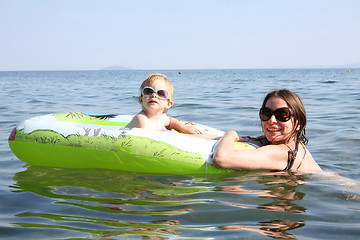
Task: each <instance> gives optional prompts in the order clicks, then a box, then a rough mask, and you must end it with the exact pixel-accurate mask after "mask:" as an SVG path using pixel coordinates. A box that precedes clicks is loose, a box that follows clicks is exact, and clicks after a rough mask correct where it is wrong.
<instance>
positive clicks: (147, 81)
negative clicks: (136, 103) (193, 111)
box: [139, 73, 174, 101]
mask: <svg viewBox="0 0 360 240" xmlns="http://www.w3.org/2000/svg"><path fill="white" fill-rule="evenodd" d="M156 80H164V82H165V84H166V87H167V89H166V90H167V91H168V92H169V93H170V100H172V101H173V100H174V87H173V85H172V83H171V82H170V81H169V79H167V77H166V76H165V75H163V74H161V73H153V74H151V75H150V76H148V77H147V78H146V79H145V80H144V81H143V82H142V84H141V86H140V89H139V90H140V95H141V90H142V89H143V88H144V87H146V86H149V85H150V84H151V83H153V82H155V81H156Z"/></svg>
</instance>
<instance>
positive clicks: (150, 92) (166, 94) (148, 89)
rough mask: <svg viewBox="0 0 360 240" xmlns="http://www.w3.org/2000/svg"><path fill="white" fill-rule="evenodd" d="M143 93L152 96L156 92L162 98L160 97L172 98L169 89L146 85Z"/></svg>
mask: <svg viewBox="0 0 360 240" xmlns="http://www.w3.org/2000/svg"><path fill="white" fill-rule="evenodd" d="M141 93H142V95H144V96H151V95H153V93H156V95H157V96H158V97H159V98H160V99H164V100H167V99H169V98H170V94H169V92H168V91H166V90H162V89H160V90H157V91H156V90H155V89H153V88H152V87H149V86H146V87H144V88H143V89H142V90H141Z"/></svg>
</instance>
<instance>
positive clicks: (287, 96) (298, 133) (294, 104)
mask: <svg viewBox="0 0 360 240" xmlns="http://www.w3.org/2000/svg"><path fill="white" fill-rule="evenodd" d="M271 97H280V98H282V99H283V100H284V101H285V102H286V103H287V105H288V106H289V108H290V109H291V111H292V112H293V114H294V128H293V130H292V132H291V134H290V136H289V137H288V139H287V141H289V140H290V139H291V138H293V137H295V138H296V141H297V142H302V143H303V144H304V145H306V144H307V143H308V139H307V138H306V136H305V127H306V111H305V107H304V104H303V103H302V101H301V99H300V97H299V96H298V95H297V94H296V93H294V92H292V91H291V90H289V89H277V90H274V91H272V92H270V93H268V94H267V95H266V97H265V98H264V101H263V104H262V107H265V105H266V103H267V101H268V100H269V99H270V98H271Z"/></svg>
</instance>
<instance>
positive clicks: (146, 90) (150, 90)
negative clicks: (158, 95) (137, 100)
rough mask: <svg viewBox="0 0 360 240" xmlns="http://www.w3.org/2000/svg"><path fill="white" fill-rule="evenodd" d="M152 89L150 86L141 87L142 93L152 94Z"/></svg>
mask: <svg viewBox="0 0 360 240" xmlns="http://www.w3.org/2000/svg"><path fill="white" fill-rule="evenodd" d="M153 92H154V91H153V90H152V89H151V88H144V89H143V94H144V95H152V94H153Z"/></svg>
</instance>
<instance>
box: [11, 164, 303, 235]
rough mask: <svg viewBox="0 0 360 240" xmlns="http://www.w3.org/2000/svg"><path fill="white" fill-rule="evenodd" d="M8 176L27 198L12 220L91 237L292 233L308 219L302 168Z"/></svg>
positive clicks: (49, 171)
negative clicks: (215, 172)
mask: <svg viewBox="0 0 360 240" xmlns="http://www.w3.org/2000/svg"><path fill="white" fill-rule="evenodd" d="M14 180H15V181H16V183H15V184H14V185H13V186H11V188H12V189H13V192H18V193H30V195H29V196H30V197H33V199H30V200H29V202H30V203H32V204H30V206H26V208H24V210H23V211H21V210H20V211H19V212H20V213H19V214H17V215H16V217H17V218H16V219H17V221H16V223H13V224H14V225H17V226H21V227H24V228H32V229H41V231H49V232H52V231H53V230H54V229H56V230H60V231H66V232H69V231H70V232H71V231H72V232H76V233H78V234H86V235H87V236H86V237H88V236H89V235H91V236H92V237H96V238H117V237H125V236H130V235H132V236H139V237H141V238H142V239H168V238H169V237H175V236H176V237H189V236H195V235H196V236H198V238H199V239H200V238H211V237H212V236H213V234H214V232H216V233H217V234H220V235H219V236H222V235H223V234H226V236H229V235H228V234H230V236H232V233H233V234H234V236H238V234H245V235H246V234H249V233H251V234H262V235H265V236H267V237H272V238H279V239H293V238H297V236H295V235H294V233H293V232H291V231H292V230H294V229H300V228H302V227H304V226H305V225H306V221H307V220H309V219H308V215H309V214H304V213H306V211H307V208H306V207H305V206H304V205H303V203H304V201H303V199H304V197H305V193H304V192H303V191H301V189H303V188H300V187H301V186H303V185H304V184H305V183H307V177H306V176H305V175H292V174H288V173H271V172H262V171H258V172H257V171H249V172H246V171H243V172H239V173H236V174H232V175H214V176H212V175H206V176H184V175H178V176H176V175H168V176H166V175H146V174H135V173H124V172H119V171H111V170H93V169H58V168H46V167H34V166H28V167H27V169H26V170H25V171H23V172H19V173H17V174H16V175H15V176H14ZM39 198H40V199H39ZM36 201H40V202H41V204H37V203H36ZM19 219H20V221H19Z"/></svg>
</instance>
